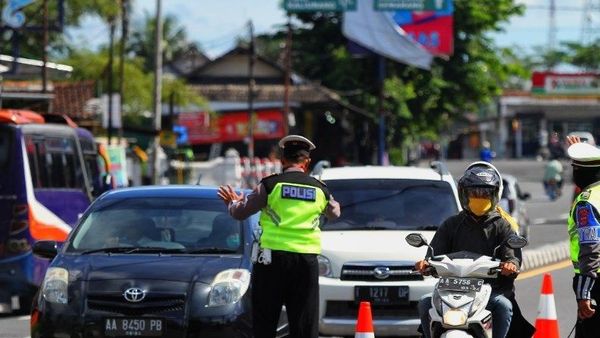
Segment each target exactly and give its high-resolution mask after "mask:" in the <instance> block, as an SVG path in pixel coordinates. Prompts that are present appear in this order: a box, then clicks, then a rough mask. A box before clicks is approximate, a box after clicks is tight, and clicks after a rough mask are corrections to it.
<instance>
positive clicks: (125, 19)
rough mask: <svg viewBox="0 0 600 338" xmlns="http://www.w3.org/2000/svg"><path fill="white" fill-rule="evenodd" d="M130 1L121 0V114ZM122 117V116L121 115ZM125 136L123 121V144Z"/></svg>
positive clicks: (120, 130)
mask: <svg viewBox="0 0 600 338" xmlns="http://www.w3.org/2000/svg"><path fill="white" fill-rule="evenodd" d="M127 6H128V1H127V0H121V50H120V54H121V57H120V60H119V97H120V100H119V111H120V112H121V116H122V115H123V93H124V90H123V89H124V85H125V44H126V43H127V34H128V28H129V13H128V12H127V9H128V8H127ZM121 118H122V117H121ZM122 137H123V121H122V120H121V125H120V126H119V138H118V143H119V144H121V138H122Z"/></svg>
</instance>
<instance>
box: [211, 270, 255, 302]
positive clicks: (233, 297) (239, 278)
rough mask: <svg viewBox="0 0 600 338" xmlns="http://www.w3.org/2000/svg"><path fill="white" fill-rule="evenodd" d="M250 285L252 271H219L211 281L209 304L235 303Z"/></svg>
mask: <svg viewBox="0 0 600 338" xmlns="http://www.w3.org/2000/svg"><path fill="white" fill-rule="evenodd" d="M249 285H250V271H248V270H246V269H230V270H225V271H221V272H219V274H218V275H217V276H216V277H215V279H214V280H213V282H212V283H211V285H210V286H211V289H210V292H209V294H208V305H207V306H220V305H227V304H233V303H235V302H237V301H238V300H240V298H242V296H244V294H245V293H246V291H247V290H248V286H249Z"/></svg>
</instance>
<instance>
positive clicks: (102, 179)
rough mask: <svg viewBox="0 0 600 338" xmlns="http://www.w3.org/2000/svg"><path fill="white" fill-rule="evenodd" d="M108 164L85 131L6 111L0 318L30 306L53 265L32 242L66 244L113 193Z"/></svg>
mask: <svg viewBox="0 0 600 338" xmlns="http://www.w3.org/2000/svg"><path fill="white" fill-rule="evenodd" d="M106 161H107V159H105V158H102V157H100V156H99V152H98V147H97V145H96V143H95V141H94V138H93V135H92V134H91V133H90V132H89V131H87V130H85V129H82V128H77V127H76V126H74V125H73V124H71V125H68V124H66V123H65V124H57V123H45V120H44V118H43V117H42V116H41V115H38V114H35V113H33V112H29V111H21V110H0V286H1V287H0V313H10V312H12V311H15V310H19V309H22V310H26V309H28V308H29V306H30V304H31V297H32V296H33V294H34V293H35V292H36V290H37V288H38V286H39V284H40V283H41V281H42V279H43V278H44V274H45V272H46V268H47V266H48V263H49V261H48V260H45V259H41V258H39V257H36V256H34V255H33V254H32V251H31V248H32V245H33V243H34V242H36V241H38V240H56V241H63V240H64V239H66V237H67V235H68V234H69V232H70V231H71V228H72V227H73V226H74V225H75V224H76V222H77V220H78V217H79V215H81V214H82V213H83V212H84V211H85V209H86V208H87V207H88V206H89V204H90V203H91V201H92V199H93V198H94V197H95V196H98V195H99V194H101V193H102V192H104V191H105V190H107V189H108V188H110V185H109V184H107V183H106V182H108V181H107V179H110V178H109V175H107V174H106V173H107V170H106V168H108V163H107V162H106Z"/></svg>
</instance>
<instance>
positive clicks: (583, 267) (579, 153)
mask: <svg viewBox="0 0 600 338" xmlns="http://www.w3.org/2000/svg"><path fill="white" fill-rule="evenodd" d="M567 141H568V143H569V144H570V146H569V148H568V149H567V153H568V155H569V157H570V158H571V159H572V160H573V162H572V166H573V181H574V182H575V185H577V187H578V188H579V189H581V193H580V194H579V195H578V196H577V198H576V199H575V202H574V203H573V206H572V207H571V211H570V213H569V219H568V232H569V239H570V242H571V260H572V262H573V267H574V269H575V276H574V277H573V290H574V291H575V298H576V299H577V316H578V318H579V319H580V320H578V321H577V325H576V332H575V336H576V337H579V338H588V337H598V327H600V313H599V311H597V309H595V308H594V307H593V305H592V301H593V300H595V301H596V304H600V285H599V284H600V283H598V282H597V279H598V273H599V271H600V149H598V148H596V147H595V146H593V145H590V144H588V143H581V142H580V140H579V139H578V138H576V137H572V138H568V139H567Z"/></svg>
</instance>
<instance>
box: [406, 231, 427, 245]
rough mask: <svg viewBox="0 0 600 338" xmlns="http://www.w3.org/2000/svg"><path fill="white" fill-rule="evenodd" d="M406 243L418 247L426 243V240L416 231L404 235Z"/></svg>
mask: <svg viewBox="0 0 600 338" xmlns="http://www.w3.org/2000/svg"><path fill="white" fill-rule="evenodd" d="M406 243H408V244H409V245H410V246H414V247H415V248H420V247H422V246H423V245H428V244H427V240H426V239H425V238H423V236H421V234H418V233H412V234H408V235H407V236H406Z"/></svg>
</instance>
